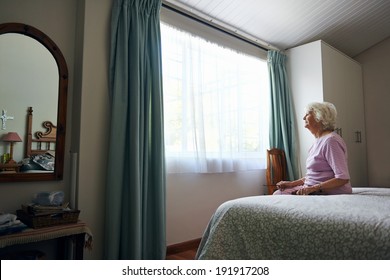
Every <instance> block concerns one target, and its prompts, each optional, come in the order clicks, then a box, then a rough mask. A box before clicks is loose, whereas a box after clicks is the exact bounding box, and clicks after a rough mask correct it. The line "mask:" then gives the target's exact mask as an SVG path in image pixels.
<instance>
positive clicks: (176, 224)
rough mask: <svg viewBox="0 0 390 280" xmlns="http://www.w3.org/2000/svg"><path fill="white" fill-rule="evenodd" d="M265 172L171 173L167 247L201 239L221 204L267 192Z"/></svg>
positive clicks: (168, 198)
mask: <svg viewBox="0 0 390 280" xmlns="http://www.w3.org/2000/svg"><path fill="white" fill-rule="evenodd" d="M265 183H266V182H265V170H260V171H246V172H238V173H221V174H170V175H169V176H168V178H167V244H168V245H171V244H176V243H181V242H184V241H188V240H193V239H197V238H200V237H202V234H203V232H204V230H205V228H206V226H207V223H208V222H209V219H210V218H211V216H212V214H213V213H214V211H215V210H216V209H217V207H218V206H219V205H220V204H222V203H223V202H225V201H227V200H230V199H234V198H239V197H244V196H253V195H262V194H265V193H266V192H267V190H266V187H264V185H265Z"/></svg>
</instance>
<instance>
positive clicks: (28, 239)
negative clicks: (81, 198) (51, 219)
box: [0, 221, 92, 260]
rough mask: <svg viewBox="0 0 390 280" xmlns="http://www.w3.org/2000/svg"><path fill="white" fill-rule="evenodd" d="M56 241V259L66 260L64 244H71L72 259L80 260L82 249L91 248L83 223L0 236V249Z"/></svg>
mask: <svg viewBox="0 0 390 280" xmlns="http://www.w3.org/2000/svg"><path fill="white" fill-rule="evenodd" d="M52 239H55V240H57V245H58V248H57V259H59V260H62V259H67V255H66V252H67V250H66V244H67V241H68V240H71V241H72V244H73V255H72V256H71V257H72V259H75V260H82V259H83V253H84V248H88V249H91V248H92V233H91V231H90V229H89V228H88V227H87V225H86V224H85V223H84V222H81V221H79V222H77V223H73V224H64V225H57V226H51V227H44V228H38V229H32V228H28V229H26V230H24V231H21V232H18V233H12V234H7V235H2V236H0V249H1V248H5V247H8V246H12V245H19V244H30V243H34V242H39V241H45V240H52Z"/></svg>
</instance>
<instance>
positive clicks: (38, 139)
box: [20, 107, 57, 172]
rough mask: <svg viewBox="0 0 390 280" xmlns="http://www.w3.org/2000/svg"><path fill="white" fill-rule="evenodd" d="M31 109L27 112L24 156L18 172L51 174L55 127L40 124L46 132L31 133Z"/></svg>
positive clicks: (49, 123) (53, 160)
mask: <svg viewBox="0 0 390 280" xmlns="http://www.w3.org/2000/svg"><path fill="white" fill-rule="evenodd" d="M32 125H33V109H32V107H29V108H28V110H27V131H26V154H25V158H24V159H23V161H22V166H21V167H20V172H53V171H54V162H55V148H56V139H57V127H56V126H55V125H54V124H53V123H52V122H51V121H44V122H42V126H43V127H44V128H45V129H46V131H44V132H42V131H36V132H35V133H33V132H32Z"/></svg>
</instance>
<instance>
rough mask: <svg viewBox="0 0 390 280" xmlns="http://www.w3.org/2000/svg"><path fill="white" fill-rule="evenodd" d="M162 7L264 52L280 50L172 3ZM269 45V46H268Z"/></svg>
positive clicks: (163, 4)
mask: <svg viewBox="0 0 390 280" xmlns="http://www.w3.org/2000/svg"><path fill="white" fill-rule="evenodd" d="M162 7H164V8H166V9H168V10H171V11H173V12H175V13H178V14H180V15H182V16H185V17H187V18H190V19H192V20H194V21H196V22H199V23H201V24H204V25H206V26H208V27H211V28H214V29H216V30H218V31H220V32H223V33H225V34H228V35H230V36H232V37H235V38H237V39H239V40H241V41H244V42H246V43H248V44H251V45H253V46H255V47H258V48H260V49H262V50H264V51H269V50H271V49H273V50H278V49H277V48H275V47H271V46H270V47H269V48H266V47H264V46H263V44H260V43H255V42H254V40H250V39H247V38H244V37H243V36H239V35H237V34H236V33H234V32H233V31H229V30H226V29H224V28H222V27H219V26H217V25H216V24H211V23H209V22H207V21H206V20H204V19H202V18H200V17H198V16H196V15H192V14H190V13H189V12H186V11H184V9H182V8H178V7H176V6H174V5H173V4H170V3H169V4H167V3H165V2H163V3H162ZM267 45H269V44H267Z"/></svg>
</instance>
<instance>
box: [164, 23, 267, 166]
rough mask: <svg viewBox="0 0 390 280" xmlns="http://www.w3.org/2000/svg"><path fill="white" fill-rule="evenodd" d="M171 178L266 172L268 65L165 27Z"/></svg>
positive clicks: (166, 101) (165, 99) (165, 91)
mask: <svg viewBox="0 0 390 280" xmlns="http://www.w3.org/2000/svg"><path fill="white" fill-rule="evenodd" d="M161 37H162V58H163V63H162V64H163V91H164V93H163V94H164V125H165V128H164V130H165V152H166V163H167V172H168V173H188V172H189V173H217V172H233V171H243V170H253V169H263V168H265V165H266V161H265V156H266V149H267V147H268V119H269V116H268V115H269V113H268V107H269V79H268V69H267V62H266V61H264V60H261V59H259V58H256V57H253V56H248V55H245V54H243V53H239V52H237V51H234V50H231V49H227V48H224V47H222V46H218V45H216V44H214V43H211V42H208V41H206V40H204V39H202V38H199V37H196V36H194V35H192V34H189V33H186V32H183V31H180V30H178V29H176V28H174V27H171V26H168V25H166V24H164V23H162V24H161Z"/></svg>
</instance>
